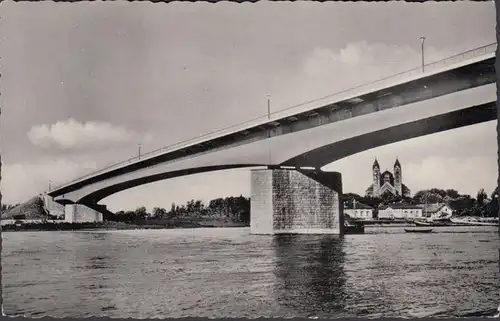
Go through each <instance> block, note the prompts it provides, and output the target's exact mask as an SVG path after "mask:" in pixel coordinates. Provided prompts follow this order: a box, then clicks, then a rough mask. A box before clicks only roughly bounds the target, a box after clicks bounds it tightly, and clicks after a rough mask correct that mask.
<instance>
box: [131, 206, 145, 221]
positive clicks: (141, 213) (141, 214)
mask: <svg viewBox="0 0 500 321" xmlns="http://www.w3.org/2000/svg"><path fill="white" fill-rule="evenodd" d="M134 214H135V218H136V219H145V218H146V217H147V216H148V212H147V211H146V207H144V206H141V207H138V208H137V209H136V210H135V211H134Z"/></svg>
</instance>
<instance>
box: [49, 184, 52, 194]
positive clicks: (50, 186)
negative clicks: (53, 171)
mask: <svg viewBox="0 0 500 321" xmlns="http://www.w3.org/2000/svg"><path fill="white" fill-rule="evenodd" d="M51 190H52V181H49V192H50V191H51Z"/></svg>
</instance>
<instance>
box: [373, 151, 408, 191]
mask: <svg viewBox="0 0 500 321" xmlns="http://www.w3.org/2000/svg"><path fill="white" fill-rule="evenodd" d="M372 169H373V184H371V185H370V187H368V189H367V190H366V196H371V197H380V196H381V195H383V194H385V193H391V194H392V195H394V196H401V195H402V196H410V189H409V188H408V187H406V185H404V184H403V173H402V171H401V164H400V163H399V160H398V159H397V158H396V162H395V163H394V174H393V173H391V172H389V171H388V170H386V171H384V172H383V173H380V165H379V164H378V162H377V159H375V162H373V167H372Z"/></svg>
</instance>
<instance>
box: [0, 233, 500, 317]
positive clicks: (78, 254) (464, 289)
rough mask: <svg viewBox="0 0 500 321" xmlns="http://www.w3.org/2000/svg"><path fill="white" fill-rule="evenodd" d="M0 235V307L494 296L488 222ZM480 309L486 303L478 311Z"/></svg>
mask: <svg viewBox="0 0 500 321" xmlns="http://www.w3.org/2000/svg"><path fill="white" fill-rule="evenodd" d="M434 232H435V233H432V234H408V233H405V232H404V230H403V228H402V227H391V228H367V234H365V235H347V236H345V237H344V238H343V239H342V238H339V237H335V236H311V235H302V236H299V235H298V236H274V237H273V236H256V235H250V234H249V229H248V228H218V229H217V228H212V229H209V228H207V229H192V230H188V229H182V230H136V231H95V232H94V231H86V232H84V231H80V232H4V233H2V237H3V252H2V269H3V271H2V284H3V310H4V313H5V314H7V315H25V316H42V315H47V316H52V317H86V316H92V315H95V316H110V317H133V318H151V317H184V316H201V317H258V316H269V317H272V316H274V317H294V316H295V317H312V316H317V317H346V316H371V317H381V316H385V317H393V316H400V317H423V316H465V315H480V314H484V313H486V311H490V312H491V311H492V310H496V308H497V307H498V304H499V303H500V281H499V280H500V272H499V258H498V255H499V236H498V228H495V227H468V228H463V227H455V228H449V227H443V228H435V230H434ZM488 313H489V312H488Z"/></svg>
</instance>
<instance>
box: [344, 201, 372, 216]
mask: <svg viewBox="0 0 500 321" xmlns="http://www.w3.org/2000/svg"><path fill="white" fill-rule="evenodd" d="M373 212H374V209H373V207H371V206H368V205H366V204H363V203H358V202H356V200H352V201H348V202H345V203H344V215H345V214H347V215H349V217H351V218H358V219H363V220H371V219H373Z"/></svg>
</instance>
